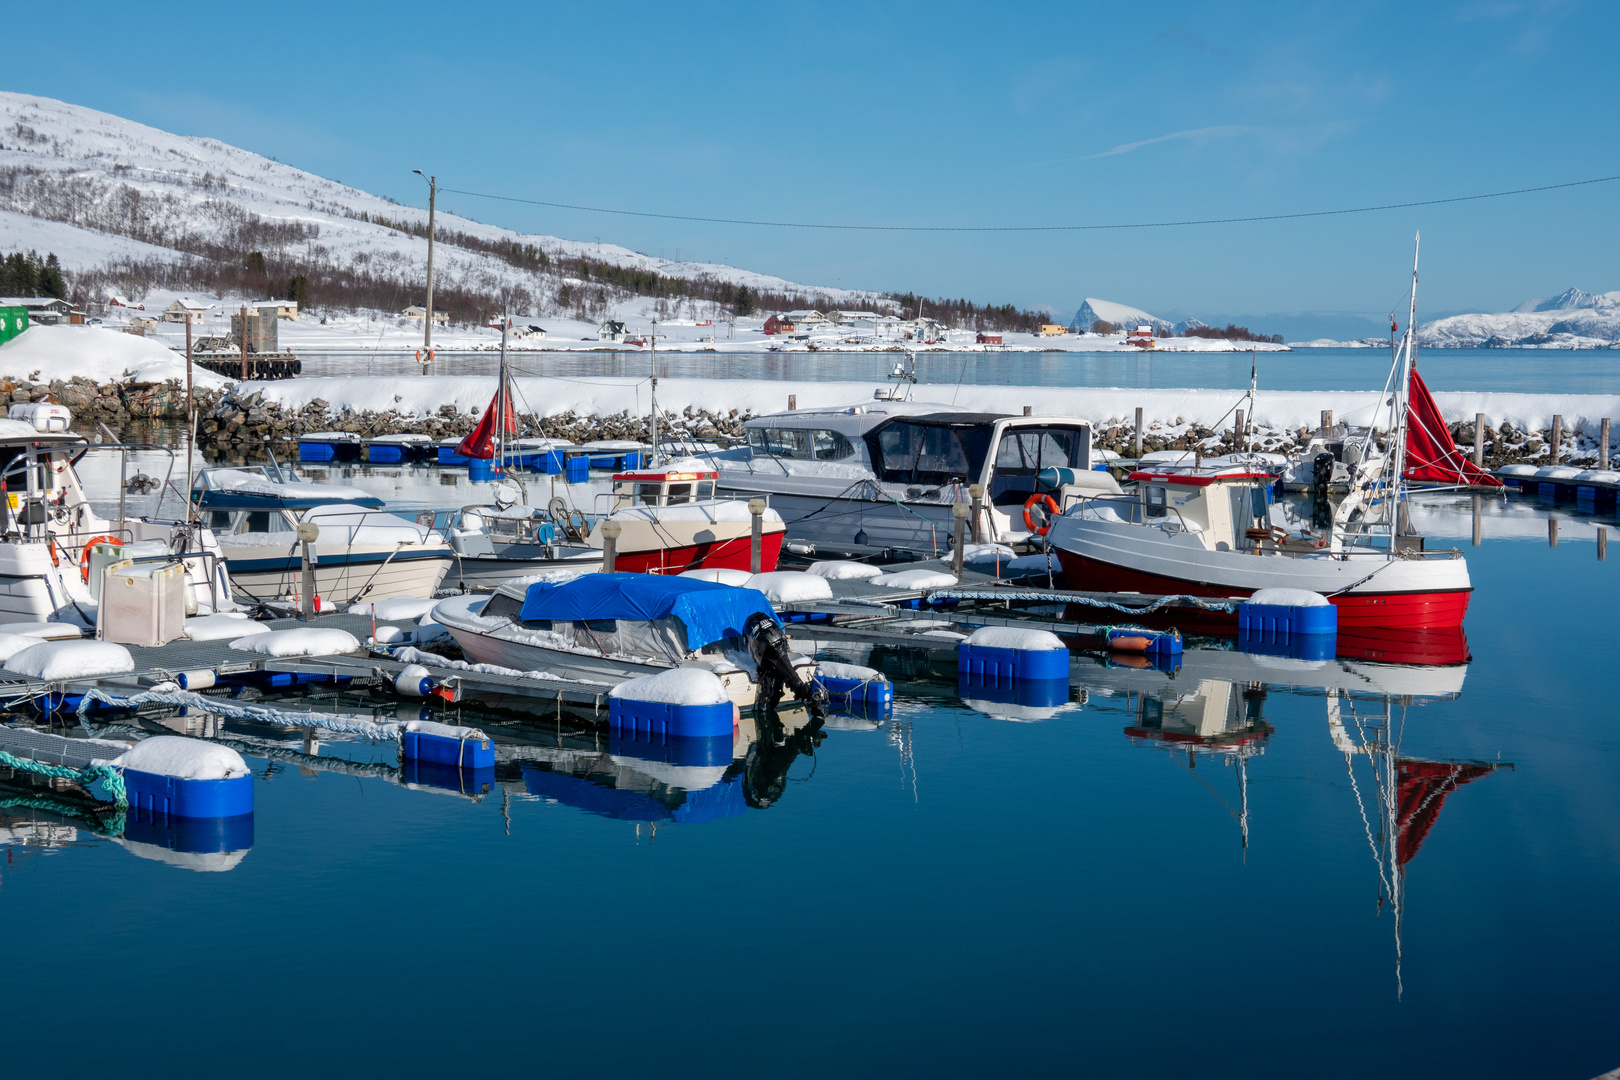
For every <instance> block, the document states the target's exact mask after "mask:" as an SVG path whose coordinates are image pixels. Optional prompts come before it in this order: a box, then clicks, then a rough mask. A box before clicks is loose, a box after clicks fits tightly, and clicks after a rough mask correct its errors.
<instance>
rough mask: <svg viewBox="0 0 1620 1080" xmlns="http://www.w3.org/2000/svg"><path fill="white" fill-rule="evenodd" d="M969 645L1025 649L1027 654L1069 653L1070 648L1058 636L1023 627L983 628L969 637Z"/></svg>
mask: <svg viewBox="0 0 1620 1080" xmlns="http://www.w3.org/2000/svg"><path fill="white" fill-rule="evenodd" d="M967 643H968V644H969V645H983V646H985V647H986V648H990V649H1023V650H1025V651H1026V652H1056V651H1057V650H1059V649H1063V650H1065V651H1067V649H1068V646H1067V645H1065V644H1063V642H1062V640H1060V639H1059V638H1058V636H1057V635H1056V634H1053V633H1051V632H1049V631H1046V630H1028V629H1025V628H1024V627H1021V626H981V627H979V628H978V629H977V630H975V631H973V633H971V634H969V635H968V636H967Z"/></svg>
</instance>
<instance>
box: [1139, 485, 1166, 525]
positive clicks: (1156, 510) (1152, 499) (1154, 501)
mask: <svg viewBox="0 0 1620 1080" xmlns="http://www.w3.org/2000/svg"><path fill="white" fill-rule="evenodd" d="M1142 505H1143V506H1145V507H1146V508H1147V509H1146V511H1145V513H1146V514H1147V516H1148V517H1150V518H1162V517H1164V514H1165V489H1164V488H1162V487H1160V486H1159V485H1157V484H1149V485H1147V486H1145V487H1143V488H1142Z"/></svg>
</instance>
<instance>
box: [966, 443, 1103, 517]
mask: <svg viewBox="0 0 1620 1080" xmlns="http://www.w3.org/2000/svg"><path fill="white" fill-rule="evenodd" d="M1090 457H1091V431H1090V429H1089V428H1085V427H1015V428H1009V429H1007V430H1006V431H1004V432H1003V433H1002V436H1001V442H1000V443H999V444H998V445H997V446H996V471H995V475H994V476H993V477H992V478H991V480H990V501H991V502H992V503H994V504H996V505H997V506H1010V505H1012V504H1013V503H1022V502H1023V501H1024V500H1025V499H1027V498H1028V497H1029V496H1030V495H1033V494H1034V493H1035V492H1036V491H1038V490H1044V489H1043V488H1039V487H1037V485H1036V477H1037V476H1039V475H1040V472H1041V470H1042V469H1052V468H1058V469H1085V468H1087V467H1088V464H1089V460H1090Z"/></svg>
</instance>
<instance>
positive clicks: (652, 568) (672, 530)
mask: <svg viewBox="0 0 1620 1080" xmlns="http://www.w3.org/2000/svg"><path fill="white" fill-rule="evenodd" d="M718 477H719V473H717V472H715V471H714V470H713V469H711V468H709V467H707V466H705V465H704V464H703V463H702V462H700V461H697V460H695V459H691V458H687V459H685V460H676V461H671V462H667V463H665V464H664V465H663V466H661V467H657V468H650V469H642V470H638V471H635V472H622V473H614V474H613V492H612V495H611V498H612V500H613V503H612V509H611V511H610V512H609V513H608V515H607V517H606V518H604V519H603V520H604V521H614V522H617V523H618V524H619V526H620V532H619V537H618V539H617V540H616V541H615V542H614V548H615V551H616V555H615V558H614V566H615V567H616V568H617V569H618V570H621V571H625V572H630V573H639V574H679V573H681V572H683V571H686V570H747V569H749V566H750V557H751V555H752V550H753V533H754V519H753V514H752V512H751V511H750V510H749V509H748V503H747V502H745V501H743V500H741V499H717V498H715V495H714V486H715V481H716V480H717V479H718ZM786 535H787V526H786V525H785V524H784V523H783V521H782V515H780V514H778V513H777V512H776V511H774V510H772V509H771V508H770V507H769V506H767V507H765V510H764V513H763V514H761V515H760V550H759V568H760V570H761V571H771V570H775V569H776V563H777V559H778V558H779V557H780V556H781V553H782V539H783V537H784V536H786ZM602 541H603V532H602V525H601V522H598V523H597V524H596V526H595V527H594V528H592V529H591V531H590V533H589V534H588V535H587V536H586V537H585V542H586V543H587V544H589V545H590V546H591V547H593V548H596V549H597V550H601V548H602Z"/></svg>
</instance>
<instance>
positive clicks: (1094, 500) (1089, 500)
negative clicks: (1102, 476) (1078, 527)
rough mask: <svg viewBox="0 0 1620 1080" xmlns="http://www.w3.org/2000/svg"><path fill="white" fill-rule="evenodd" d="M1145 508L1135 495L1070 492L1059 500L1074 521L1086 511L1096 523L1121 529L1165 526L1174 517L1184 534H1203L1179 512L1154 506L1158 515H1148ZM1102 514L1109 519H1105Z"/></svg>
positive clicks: (1173, 508)
mask: <svg viewBox="0 0 1620 1080" xmlns="http://www.w3.org/2000/svg"><path fill="white" fill-rule="evenodd" d="M1148 509H1149V508H1148V507H1147V506H1146V505H1145V504H1143V502H1142V500H1141V499H1140V498H1138V497H1137V496H1135V495H1115V494H1112V493H1104V494H1101V495H1086V494H1081V493H1078V492H1071V493H1069V494H1067V495H1065V496H1064V497H1063V507H1062V512H1063V513H1064V514H1065V515H1067V514H1068V513H1069V512H1070V511H1071V510H1072V511H1074V512H1075V514H1076V516H1077V517H1080V518H1082V519H1083V518H1085V517H1086V516H1087V514H1086V511H1087V510H1094V511H1096V513H1095V514H1093V515H1092V517H1093V518H1094V520H1097V521H1118V522H1119V523H1120V524H1123V525H1161V526H1162V525H1168V524H1169V521H1168V520H1167V519H1169V518H1171V517H1174V518H1175V519H1176V522H1177V524H1179V525H1180V527H1181V531H1182V532H1184V533H1191V534H1197V533H1201V532H1203V531H1204V530H1203V529H1202V528H1199V527H1197V526H1192V525H1188V524H1187V519H1186V518H1184V517H1182V516H1181V511H1180V510H1177V509H1176V508H1175V507H1173V506H1155V507H1153V509H1155V510H1159V511H1161V513H1159V514H1149V513H1148ZM1103 510H1107V511H1108V512H1109V514H1110V515H1111V516H1108V517H1105V516H1103V514H1102V511H1103Z"/></svg>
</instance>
